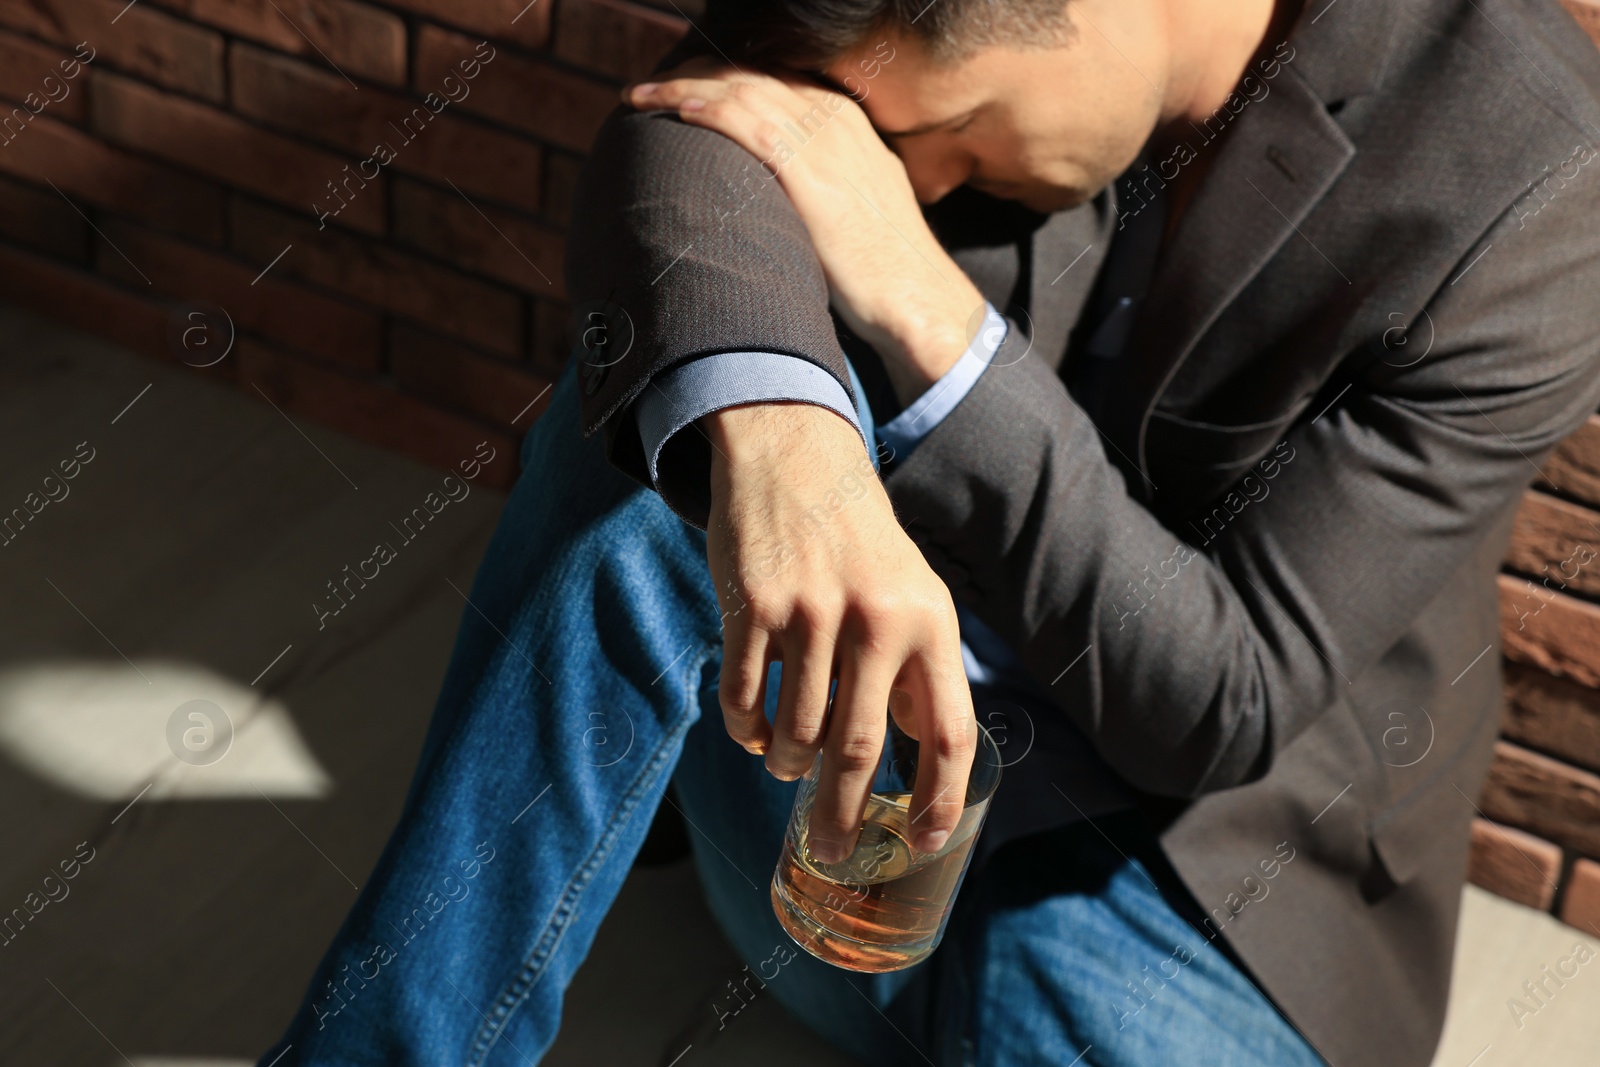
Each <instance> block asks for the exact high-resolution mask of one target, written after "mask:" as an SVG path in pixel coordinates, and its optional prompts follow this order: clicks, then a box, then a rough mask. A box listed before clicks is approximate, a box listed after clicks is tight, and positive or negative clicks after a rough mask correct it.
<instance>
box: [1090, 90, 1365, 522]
mask: <svg viewBox="0 0 1600 1067" xmlns="http://www.w3.org/2000/svg"><path fill="white" fill-rule="evenodd" d="M1267 84H1271V85H1272V91H1271V93H1270V94H1269V95H1268V96H1267V97H1265V98H1264V99H1261V100H1259V101H1256V102H1251V103H1249V104H1247V105H1246V106H1245V107H1244V109H1243V111H1242V112H1241V113H1240V114H1239V115H1238V117H1236V118H1235V119H1234V120H1233V124H1232V128H1231V129H1229V130H1228V131H1227V132H1226V134H1225V138H1224V139H1223V140H1220V141H1219V142H1218V143H1215V144H1207V143H1205V142H1204V141H1203V140H1202V138H1201V134H1200V133H1199V132H1197V133H1196V135H1195V138H1194V141H1193V142H1191V144H1192V145H1193V147H1194V148H1195V150H1196V152H1197V153H1199V152H1206V151H1213V152H1216V153H1217V156H1216V158H1215V159H1214V160H1213V162H1212V165H1211V166H1212V169H1211V171H1210V173H1208V174H1207V175H1206V177H1205V179H1204V180H1203V181H1202V182H1201V184H1200V187H1199V189H1198V190H1197V191H1196V193H1195V196H1194V199H1193V201H1192V202H1191V203H1190V205H1189V207H1188V210H1187V211H1186V212H1185V214H1184V216H1183V218H1182V219H1180V220H1179V222H1178V228H1177V230H1176V232H1175V233H1174V234H1173V236H1172V238H1171V241H1170V242H1169V244H1168V247H1167V248H1166V249H1165V251H1164V253H1163V254H1162V256H1161V259H1160V260H1159V261H1158V263H1157V266H1156V271H1155V276H1154V277H1153V278H1152V280H1151V285H1150V289H1149V291H1148V293H1147V295H1146V297H1145V300H1144V302H1143V305H1142V308H1141V313H1140V315H1139V321H1138V323H1137V324H1136V325H1135V327H1134V330H1133V333H1132V335H1131V336H1130V338H1129V341H1128V345H1127V348H1126V349H1125V350H1124V354H1123V358H1122V359H1120V360H1119V361H1118V365H1117V368H1116V372H1115V376H1114V378H1113V382H1112V386H1111V396H1113V397H1114V398H1115V399H1114V400H1113V401H1112V402H1111V403H1110V404H1108V405H1107V408H1106V411H1105V412H1104V416H1103V417H1104V421H1105V422H1106V425H1105V426H1104V427H1102V428H1103V429H1104V431H1105V432H1106V434H1107V435H1108V436H1109V437H1110V438H1111V439H1112V440H1113V442H1114V443H1116V444H1117V446H1118V448H1119V449H1121V450H1122V451H1123V452H1125V453H1126V455H1127V457H1128V458H1130V459H1135V460H1136V462H1137V463H1138V464H1139V470H1138V471H1135V472H1130V473H1133V474H1135V475H1136V477H1133V478H1130V479H1129V482H1130V485H1131V484H1134V483H1137V484H1139V485H1140V486H1142V487H1143V489H1144V490H1145V491H1146V493H1147V495H1148V492H1149V490H1150V489H1151V488H1152V485H1151V483H1150V482H1149V463H1148V460H1147V457H1146V455H1145V450H1144V435H1145V426H1146V424H1147V423H1148V421H1149V418H1150V412H1151V410H1152V409H1153V408H1154V407H1155V404H1156V401H1157V400H1158V399H1159V398H1160V395H1161V392H1162V390H1163V389H1164V388H1165V387H1166V385H1167V383H1168V382H1169V381H1171V380H1172V377H1173V375H1174V374H1175V373H1176V372H1177V370H1178V367H1179V366H1180V365H1181V364H1182V363H1183V360H1184V359H1185V358H1186V357H1187V356H1188V355H1189V353H1190V352H1191V351H1192V350H1193V349H1194V346H1195V343H1196V342H1197V341H1198V340H1199V339H1200V337H1201V335H1202V334H1204V333H1205V331H1206V329H1207V328H1209V327H1210V325H1211V324H1212V323H1213V322H1214V321H1215V320H1216V318H1217V316H1218V315H1219V314H1220V313H1221V312H1222V310H1223V309H1224V308H1225V307H1227V306H1228V304H1229V303H1230V302H1231V301H1232V300H1233V299H1234V298H1235V297H1237V296H1238V295H1239V293H1240V292H1241V291H1242V290H1243V289H1244V287H1245V286H1246V285H1247V284H1249V282H1250V280H1251V279H1252V278H1254V277H1255V276H1256V275H1257V274H1258V273H1259V272H1260V271H1261V269H1262V268H1263V267H1264V266H1265V265H1266V264H1267V262H1268V261H1269V260H1270V259H1271V258H1272V257H1273V255H1274V254H1275V253H1276V252H1277V251H1278V249H1279V248H1280V247H1282V246H1283V244H1284V242H1286V241H1289V240H1296V241H1300V240H1305V238H1304V237H1302V236H1300V235H1299V234H1298V233H1297V227H1299V226H1300V224H1301V222H1302V221H1303V220H1304V219H1305V217H1306V216H1307V215H1308V214H1310V212H1311V210H1312V209H1313V208H1314V207H1315V206H1316V205H1317V202H1318V201H1320V200H1321V199H1322V198H1323V196H1324V195H1326V193H1327V192H1328V190H1329V189H1330V188H1332V186H1333V184H1334V182H1335V181H1337V180H1338V178H1339V175H1340V173H1341V172H1342V171H1343V170H1344V168H1345V166H1346V165H1347V164H1348V163H1349V162H1350V160H1351V158H1352V157H1353V156H1354V155H1355V146H1354V145H1352V144H1351V142H1350V139H1349V138H1348V137H1346V136H1345V134H1344V132H1343V131H1342V130H1340V129H1339V127H1338V125H1337V124H1336V123H1335V122H1334V121H1333V119H1332V117H1331V116H1329V114H1328V112H1327V108H1326V106H1325V105H1324V104H1323V102H1322V100H1321V99H1320V98H1319V97H1318V96H1317V95H1316V94H1315V93H1314V92H1312V90H1311V88H1310V87H1309V86H1308V85H1306V83H1305V82H1304V81H1302V80H1301V79H1300V78H1299V77H1297V76H1296V75H1295V74H1294V72H1293V70H1292V69H1288V70H1285V71H1284V72H1283V74H1282V75H1281V76H1280V77H1279V78H1277V79H1276V80H1275V82H1273V83H1267ZM1169 172H1170V168H1169ZM1328 276H1329V279H1330V282H1331V283H1332V284H1336V285H1343V284H1348V281H1349V280H1348V278H1347V277H1346V276H1345V275H1344V274H1343V273H1342V272H1341V271H1340V268H1339V267H1337V266H1335V265H1334V264H1332V263H1329V265H1328Z"/></svg>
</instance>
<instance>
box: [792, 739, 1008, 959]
mask: <svg viewBox="0 0 1600 1067" xmlns="http://www.w3.org/2000/svg"><path fill="white" fill-rule="evenodd" d="M974 725H975V726H976V727H977V729H978V750H977V752H976V754H975V755H974V757H973V760H972V771H971V774H970V776H969V777H968V779H967V792H966V800H965V804H964V807H963V809H962V812H961V819H960V821H959V822H958V823H957V824H956V828H955V830H954V831H953V832H952V833H951V834H950V837H949V839H948V840H947V841H945V843H944V845H943V847H941V848H940V849H939V850H938V851H936V852H918V851H917V850H915V849H914V848H912V847H911V830H910V823H911V818H912V815H913V814H914V813H913V812H912V811H911V810H910V805H911V789H912V784H913V782H915V780H916V775H917V749H918V745H917V742H916V741H915V740H913V739H912V738H911V737H910V736H908V735H907V734H906V733H905V732H904V731H902V730H901V729H900V727H899V725H898V724H896V723H895V721H894V717H893V716H892V715H891V716H890V717H889V729H888V732H887V735H886V738H885V742H884V746H883V755H882V757H881V758H880V759H879V761H878V770H877V774H876V776H875V777H874V778H873V781H872V793H871V795H870V796H869V797H868V798H867V805H866V811H865V812H864V813H863V814H862V817H861V835H860V837H859V838H858V839H857V840H856V846H855V850H854V851H852V852H851V853H850V855H848V856H846V857H845V858H844V859H842V860H840V861H838V862H837V863H823V862H822V861H820V860H818V859H816V858H815V857H813V856H812V855H811V854H810V852H809V851H808V850H807V847H806V844H807V840H808V838H809V834H810V828H811V809H812V805H813V803H814V802H815V800H816V794H817V781H818V776H819V773H820V771H821V768H822V754H821V753H820V752H819V753H818V754H817V758H816V760H815V761H814V762H813V763H812V765H811V769H810V770H808V771H807V772H806V773H805V775H804V777H802V778H801V780H800V791H799V794H798V795H797V796H796V797H795V801H794V810H793V811H792V812H791V813H790V815H789V827H788V830H787V831H786V832H785V833H784V839H783V855H782V857H781V858H780V859H779V860H778V869H777V871H776V872H775V873H774V874H773V876H772V908H773V911H774V912H776V913H777V916H778V921H779V922H780V923H781V924H782V925H783V928H784V930H785V931H787V932H788V934H789V936H790V937H792V938H793V939H794V940H795V943H796V944H798V945H799V946H800V947H801V948H803V949H805V950H806V951H807V952H809V953H811V954H812V955H813V956H815V957H817V958H818V959H820V960H824V961H826V962H828V963H832V964H834V965H836V966H839V967H843V968H845V969H847V970H852V971H867V972H882V971H897V970H900V969H901V968H904V967H909V966H911V965H912V964H914V963H916V962H917V961H919V960H922V959H925V958H926V957H927V956H928V955H929V954H930V953H932V952H933V950H934V949H935V948H937V947H938V945H939V939H940V938H942V937H943V936H944V928H945V924H946V923H947V922H948V921H949V919H950V911H951V906H952V905H953V904H954V903H955V898H956V892H957V890H959V889H960V888H961V880H962V879H963V878H964V877H965V876H966V873H967V864H968V862H969V861H970V860H971V859H972V845H973V842H974V841H976V840H977V838H978V831H979V830H980V829H982V827H983V820H984V817H985V816H986V815H987V814H988V812H989V803H990V801H991V800H992V799H993V798H994V792H995V789H996V787H997V786H999V784H1000V766H1001V760H1000V750H999V747H998V746H997V745H996V743H995V740H994V738H993V737H991V736H990V734H989V731H988V730H986V729H984V728H983V726H982V724H980V723H977V722H976V721H975V722H974Z"/></svg>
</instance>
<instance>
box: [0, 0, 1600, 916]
mask: <svg viewBox="0 0 1600 1067" xmlns="http://www.w3.org/2000/svg"><path fill="white" fill-rule="evenodd" d="M1563 2H1564V3H1565V4H1566V6H1567V7H1568V8H1569V9H1570V10H1572V11H1573V13H1574V14H1575V15H1577V16H1578V17H1579V20H1580V22H1582V23H1583V24H1584V25H1585V27H1586V28H1588V29H1589V30H1590V32H1591V33H1592V34H1594V35H1595V36H1596V38H1597V40H1600V5H1597V3H1596V0H1563ZM659 3H660V7H661V8H663V9H665V10H658V9H654V8H651V7H648V6H641V5H640V4H637V3H630V2H627V0H535V2H533V3H532V4H525V2H524V0H140V2H139V3H137V4H134V5H131V6H125V0H5V2H4V3H0V100H4V101H5V102H6V108H5V111H7V112H9V113H10V115H11V124H10V126H9V127H7V126H4V125H3V122H4V116H3V115H0V286H3V289H0V292H3V293H4V295H5V297H6V298H7V299H10V300H13V301H16V302H19V303H21V304H23V305H24V306H26V307H29V308H32V309H34V310H37V311H41V312H43V313H45V314H47V315H52V316H55V317H57V318H60V319H62V320H65V321H68V322H71V323H73V324H75V325H78V326H82V327H86V328H88V329H91V330H95V331H98V332H100V333H102V334H104V335H106V336H108V337H110V338H112V339H114V340H116V341H119V342H121V343H122V344H124V345H127V346H128V347H130V348H133V349H135V350H137V351H140V352H144V353H147V354H149V355H152V356H155V357H157V358H160V359H166V360H174V361H175V360H180V359H182V360H185V361H186V362H188V363H190V364H191V365H194V364H196V363H201V362H205V361H206V359H208V358H209V353H210V352H214V351H216V350H217V346H218V345H220V344H221V343H222V342H223V341H224V340H225V338H224V337H223V336H222V334H223V332H225V329H226V328H225V327H220V326H219V327H217V328H216V329H215V330H212V331H211V332H206V331H205V330H201V331H200V332H199V333H195V332H194V331H192V330H190V331H187V332H186V328H187V327H189V326H191V325H192V324H193V323H194V322H195V321H196V320H193V319H191V318H189V317H188V313H189V312H190V311H191V310H193V309H194V308H195V307H197V306H209V307H211V308H221V309H222V310H223V311H225V312H226V314H227V318H228V320H229V322H230V323H231V328H232V331H233V333H234V334H235V337H234V341H235V343H234V345H233V348H232V350H231V351H230V353H229V356H228V358H225V359H223V360H222V361H220V362H219V363H217V364H215V365H214V366H212V367H209V368H206V369H205V370H204V371H203V373H206V374H210V375H214V376H218V377H220V378H224V379H227V380H231V381H234V382H236V383H237V384H238V385H240V386H241V387H243V388H246V389H249V390H252V391H253V390H256V389H259V390H260V391H261V393H262V394H264V395H265V396H267V397H268V398H270V399H271V400H272V401H273V402H274V403H276V404H278V405H279V406H280V407H281V408H283V409H284V410H286V411H288V412H289V413H291V414H293V415H297V416H302V417H304V418H307V419H312V420H316V421H319V422H322V423H325V424H327V425H330V426H335V427H338V428H339V429H341V430H344V431H346V432H349V433H351V434H353V435H355V436H357V437H361V438H364V439H366V440H369V441H372V442H375V443H377V444H379V445H382V446H385V447H389V448H393V449H395V450H396V451H399V452H403V453H405V454H407V455H410V456H413V457H415V458H417V459H420V460H423V461H424V462H430V463H436V464H438V465H440V466H443V467H450V466H453V465H454V464H455V462H456V461H457V460H459V459H460V457H462V456H464V455H468V454H470V452H471V451H472V445H473V444H474V443H476V442H477V441H479V440H483V439H485V438H488V439H490V440H493V441H494V442H496V444H497V445H499V446H513V447H514V443H515V441H516V439H517V438H518V437H519V436H520V434H521V433H522V432H523V431H524V430H526V428H527V426H528V425H529V423H530V422H531V421H532V420H533V419H534V418H536V417H537V416H538V414H539V413H540V412H541V411H542V410H543V405H544V401H543V400H541V399H539V398H541V397H542V395H543V393H544V390H545V387H546V386H547V385H548V384H549V382H550V379H551V377H552V376H553V375H554V374H555V373H556V372H557V371H558V370H559V368H560V366H561V364H562V362H563V360H564V358H565V352H566V339H565V333H566V328H565V326H566V323H565V319H566V314H567V308H566V305H565V304H564V302H563V297H564V295H565V294H564V293H563V292H562V287H561V257H562V247H563V246H562V228H563V226H564V224H565V221H566V209H567V202H568V199H569V197H570V194H571V191H572V186H573V182H574V180H575V178H576V173H577V168H578V164H579V162H580V160H581V157H582V153H583V152H584V150H585V149H586V148H587V146H588V144H589V142H590V139H591V138H592V137H593V135H594V131H595V129H596V127H597V126H598V125H599V123H600V121H601V119H602V118H603V117H604V115H605V114H606V113H607V112H608V111H609V110H610V108H611V107H612V105H613V103H614V102H615V100H616V98H617V97H616V94H617V89H618V87H619V86H620V85H621V83H622V81H623V80H625V79H628V78H631V77H636V76H639V75H642V74H644V73H645V72H647V71H648V70H649V69H650V68H651V67H652V66H653V65H654V64H655V61H656V60H657V59H658V58H659V57H660V56H661V55H662V54H664V53H665V52H666V51H667V49H668V48H670V47H671V45H672V44H673V43H674V42H675V41H676V40H677V39H678V37H679V36H680V35H681V34H682V33H683V32H684V30H685V28H686V24H685V22H684V20H683V19H682V18H680V17H679V15H678V14H677V13H676V10H681V11H683V12H685V13H687V14H688V15H689V17H694V16H695V15H697V14H699V11H700V6H699V4H698V3H691V2H690V0H677V2H676V3H674V2H673V0H659ZM80 42H81V43H84V45H85V46H86V47H85V49H84V50H83V51H82V52H81V54H82V55H90V54H91V53H90V51H89V50H91V49H92V55H93V59H92V60H91V61H90V62H88V63H87V64H80V65H79V66H78V67H77V68H76V69H75V76H73V77H70V78H68V77H66V76H65V74H66V72H67V71H69V70H74V68H73V67H72V59H71V57H72V55H73V52H74V50H75V48H77V46H78V45H79V44H80ZM481 42H488V45H487V47H483V46H482V45H481ZM491 49H492V56H493V58H491V59H489V60H488V61H487V62H482V61H479V62H478V63H477V65H476V66H473V65H472V59H471V58H470V57H474V56H475V54H476V55H480V56H488V55H490V54H491V53H490V50H491ZM463 61H467V66H465V67H463V66H461V64H462V62H463ZM63 62H65V63H67V64H68V66H67V67H65V68H63V67H62V66H61V64H62V63H63ZM468 74H470V75H471V77H470V78H469V77H468V76H467V75H468ZM447 77H450V78H452V79H453V82H451V83H447V82H446V80H445V79H446V78H447ZM47 78H49V79H50V80H48V81H47ZM452 84H453V85H455V86H457V88H449V86H450V85H452ZM462 87H465V88H466V89H467V90H468V92H467V93H466V95H465V96H462V95H461V94H462ZM447 88H449V95H450V96H451V97H454V98H455V99H451V100H450V101H449V102H448V103H447V104H445V105H444V106H443V107H442V108H439V109H438V114H437V115H434V114H433V111H434V110H435V108H438V100H439V99H440V97H442V96H444V95H445V91H446V89H447ZM63 90H65V91H63ZM429 93H435V94H439V96H436V97H435V98H434V101H435V107H434V108H430V107H428V105H427V104H426V103H425V99H426V96H427V94H429ZM14 106H20V107H21V108H22V110H20V111H11V109H12V108H13V107H14ZM419 108H421V109H423V112H422V113H420V114H419V113H418V111H417V109H419ZM35 111H37V114H34V113H33V112H35ZM406 116H414V117H413V120H412V121H413V123H414V124H415V127H413V128H408V129H410V130H411V132H409V133H402V132H401V130H400V129H399V127H401V126H403V125H404V123H405V117H406ZM408 137H409V139H408ZM379 143H386V144H389V145H390V146H391V147H392V148H393V149H394V156H393V158H392V159H390V160H389V161H387V162H386V163H384V164H383V165H381V166H375V165H374V164H368V165H367V167H366V169H365V170H363V169H362V162H363V161H364V160H368V159H369V158H370V157H371V156H372V154H373V151H374V149H375V148H376V146H377V145H378V144H379ZM347 168H348V169H347ZM374 169H376V171H377V174H376V177H373V178H371V179H363V178H362V177H361V175H362V174H364V173H371V172H372V171H373V170H374ZM352 174H355V175H356V177H355V178H351V177H350V175H352ZM330 181H331V182H334V183H335V184H340V183H344V185H343V188H344V194H343V195H342V196H341V197H340V198H338V199H335V198H334V196H333V194H331V193H330V192H329V184H328V183H329V182H330ZM341 200H342V201H344V203H343V206H340V204H341ZM319 204H320V205H322V210H324V211H329V212H331V211H332V209H333V208H335V207H339V210H338V212H337V214H336V215H330V216H329V217H328V218H326V219H324V220H322V222H320V223H319V216H318V212H317V210H316V208H314V206H313V205H319ZM285 249H287V251H285ZM280 254H281V256H280ZM199 321H201V322H205V321H208V320H205V319H201V320H199ZM199 341H205V342H207V343H208V344H210V345H211V346H212V347H211V348H209V349H208V348H206V347H205V346H204V345H201V344H199V343H198V342H199ZM536 401H537V402H536ZM530 404H531V405H532V406H531V407H530ZM501 470H502V471H504V472H505V477H506V478H507V480H509V477H510V475H511V473H512V472H511V470H510V468H508V467H502V468H501ZM1591 552H1600V418H1596V419H1593V420H1591V422H1590V425H1589V426H1588V427H1587V428H1585V429H1584V430H1583V431H1582V432H1580V433H1579V434H1578V435H1577V436H1575V437H1574V438H1573V439H1572V440H1571V441H1569V442H1568V443H1567V445H1566V446H1564V447H1563V449H1562V450H1561V452H1560V453H1559V454H1558V455H1557V456H1556V457H1555V459H1553V460H1552V461H1551V462H1550V463H1549V464H1548V465H1547V467H1546V470H1545V481H1544V482H1543V483H1542V487H1541V488H1539V489H1536V490H1535V491H1533V492H1531V493H1530V494H1529V495H1528V498H1527V501H1526V503H1525V505H1524V507H1523V509H1522V512H1521V514H1520V516H1519V518H1518V522H1517V526H1516V531H1515V535H1514V540H1513V543H1512V547H1511V551H1510V554H1509V556H1508V559H1507V562H1506V575H1505V576H1504V577H1503V578H1502V579H1501V580H1502V583H1503V584H1502V592H1503V601H1504V610H1503V616H1504V626H1503V629H1504V644H1505V654H1506V657H1507V660H1508V663H1507V666H1506V669H1507V681H1506V719H1505V729H1504V732H1505V737H1504V740H1503V741H1502V742H1501V745H1500V749H1499V751H1498V753H1497V756H1496V759H1495V762H1494V766H1493V769H1492V771H1491V773H1490V777H1489V782H1488V785H1487V786H1486V788H1485V790H1484V792H1483V795H1482V797H1481V799H1480V801H1479V807H1480V808H1481V810H1482V812H1483V813H1484V815H1486V816H1487V819H1484V820H1480V821H1479V823H1478V825H1477V827H1476V828H1475V831H1474V839H1473V840H1474V849H1473V863H1472V870H1471V877H1472V879H1473V880H1474V881H1476V882H1477V883H1479V884H1480V885H1484V886H1486V887H1487V888H1489V889H1492V890H1494V891H1495V892H1498V893H1501V894H1502V895H1505V896H1509V897H1511V898H1513V899H1516V900H1521V901H1524V902H1526V903H1528V904H1531V905H1533V906H1535V907H1539V908H1545V909H1555V910H1556V911H1558V912H1559V913H1560V914H1561V915H1562V916H1563V917H1564V918H1566V919H1567V920H1568V921H1569V922H1572V923H1574V924H1575V925H1578V926H1583V927H1590V928H1592V929H1594V930H1595V932H1596V933H1600V862H1597V860H1600V606H1597V604H1600V560H1595V561H1594V562H1593V563H1590V562H1588V553H1591ZM1528 579H1532V580H1534V581H1535V582H1536V583H1539V588H1538V589H1530V587H1529V586H1528ZM1546 579H1549V580H1548V581H1546ZM1538 605H1543V606H1542V607H1539V610H1538V611H1537V612H1534V611H1533V608H1534V607H1536V606H1538ZM1489 820H1494V821H1493V822H1490V821H1489Z"/></svg>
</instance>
